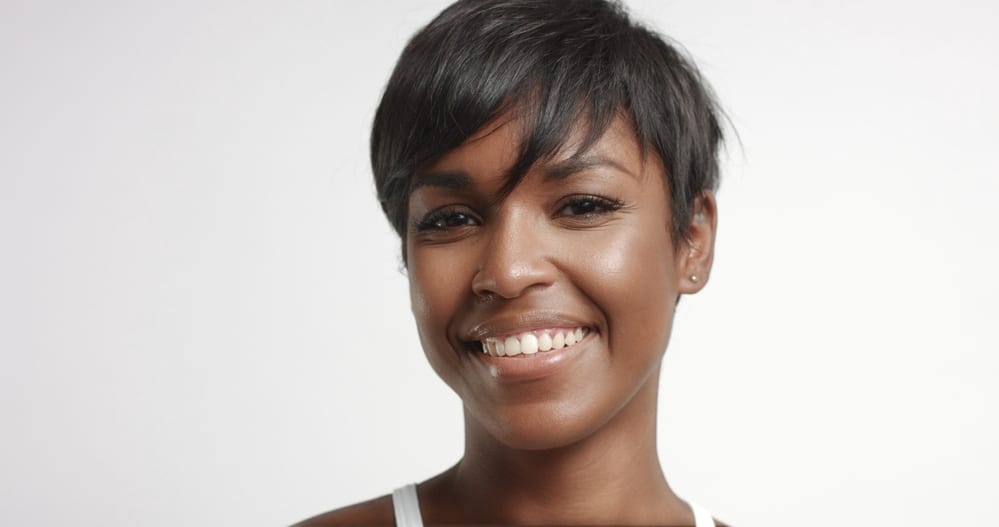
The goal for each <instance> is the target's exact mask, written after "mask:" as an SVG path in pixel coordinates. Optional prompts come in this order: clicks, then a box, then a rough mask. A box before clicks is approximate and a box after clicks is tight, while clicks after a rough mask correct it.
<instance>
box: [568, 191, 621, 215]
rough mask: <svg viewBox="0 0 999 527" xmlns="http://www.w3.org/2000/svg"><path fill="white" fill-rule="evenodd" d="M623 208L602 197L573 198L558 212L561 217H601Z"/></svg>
mask: <svg viewBox="0 0 999 527" xmlns="http://www.w3.org/2000/svg"><path fill="white" fill-rule="evenodd" d="M620 208H621V203H620V202H618V201H615V200H610V199H607V198H602V197H600V196H571V197H569V198H568V199H567V200H566V201H565V202H564V205H563V207H562V208H561V209H560V210H559V211H558V215H559V216H584V217H586V216H599V215H601V214H606V213H608V212H614V211H616V210H618V209H620Z"/></svg>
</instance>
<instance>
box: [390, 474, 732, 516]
mask: <svg viewBox="0 0 999 527" xmlns="http://www.w3.org/2000/svg"><path fill="white" fill-rule="evenodd" d="M687 505H690V508H691V509H692V510H693V511H694V527H714V525H715V521H714V520H713V519H711V515H710V514H708V511H706V510H704V508H703V507H701V506H700V505H698V504H696V503H694V502H692V501H688V502H687ZM392 508H393V509H394V510H395V524H396V525H397V526H398V527H423V517H421V516H420V500H419V498H418V497H417V496H416V485H415V484H412V483H410V484H409V485H406V486H405V487H402V488H398V489H395V490H394V491H392Z"/></svg>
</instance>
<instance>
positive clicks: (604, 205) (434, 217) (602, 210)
mask: <svg viewBox="0 0 999 527" xmlns="http://www.w3.org/2000/svg"><path fill="white" fill-rule="evenodd" d="M584 205H589V207H588V208H589V209H590V210H586V211H583V212H574V213H573V212H570V213H568V214H562V212H563V211H565V210H566V209H572V208H574V207H581V206H584ZM623 206H624V204H623V203H622V202H620V201H617V200H613V199H608V198H605V197H602V196H596V195H592V194H584V195H578V196H572V197H570V198H568V199H567V200H566V201H564V203H563V204H562V207H561V208H559V209H558V214H557V216H559V217H568V218H595V217H597V216H601V215H604V214H608V213H611V212H614V211H617V210H620V209H621V208H622V207H623ZM459 217H463V218H459ZM455 219H457V220H458V221H465V223H459V224H455V225H448V224H447V222H448V221H451V220H455ZM469 222H470V223H469ZM479 223H480V222H479V220H478V219H477V218H475V217H474V216H473V215H472V214H470V213H468V212H466V211H465V210H463V208H462V207H457V206H448V207H443V208H440V209H437V210H434V211H431V212H430V213H428V214H427V215H426V216H425V217H424V218H423V219H420V220H417V221H416V222H415V226H416V230H417V231H418V232H427V231H445V230H447V229H451V228H458V227H466V226H474V225H479Z"/></svg>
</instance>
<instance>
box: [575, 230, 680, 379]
mask: <svg viewBox="0 0 999 527" xmlns="http://www.w3.org/2000/svg"><path fill="white" fill-rule="evenodd" d="M657 225H659V224H657V223H653V222H649V221H635V222H633V223H632V224H630V225H628V226H627V227H626V228H620V229H614V230H613V232H607V233H601V235H602V236H601V237H600V238H595V239H593V240H591V243H589V244H588V245H589V247H590V251H589V254H588V255H586V257H585V258H582V257H581V258H580V259H579V263H578V265H581V266H584V267H581V268H580V269H581V270H580V271H579V272H578V273H577V275H578V276H579V279H578V283H579V285H580V287H581V289H582V291H583V293H584V294H585V295H587V296H588V297H590V298H591V299H592V300H593V302H594V303H595V304H596V305H597V307H598V308H599V309H600V310H601V311H602V313H603V316H604V317H605V319H606V324H607V326H608V327H607V328H606V330H607V331H608V335H607V338H608V339H609V342H608V343H609V344H610V346H611V352H612V354H614V351H615V350H617V351H618V352H620V351H621V350H622V349H629V350H636V349H641V350H643V353H641V354H639V355H643V356H647V354H648V353H654V354H658V353H660V352H662V350H663V349H664V348H665V345H666V340H667V339H668V334H669V328H670V325H671V320H672V316H673V308H674V305H675V298H676V294H677V286H676V279H675V265H674V261H673V252H672V246H671V244H670V240H669V237H668V233H667V231H666V229H665V228H663V227H659V228H657ZM581 256H582V255H581ZM615 355H616V357H614V358H615V360H618V359H620V358H621V357H620V355H619V354H615Z"/></svg>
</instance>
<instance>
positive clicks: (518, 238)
mask: <svg viewBox="0 0 999 527" xmlns="http://www.w3.org/2000/svg"><path fill="white" fill-rule="evenodd" d="M520 130H521V127H520V123H518V122H517V121H504V120H503V119H502V118H501V119H497V120H496V121H494V122H493V123H491V124H490V125H487V126H485V127H483V129H482V130H480V131H479V132H478V133H476V134H475V135H474V136H473V137H472V138H470V139H469V140H468V141H466V142H465V143H464V144H463V145H461V146H459V147H458V148H456V149H454V150H452V151H450V152H448V153H446V154H445V155H443V156H442V157H441V158H440V159H438V160H437V161H436V162H434V163H433V164H431V165H430V166H427V167H423V168H422V169H421V170H420V171H418V172H417V174H416V175H415V176H414V181H413V191H412V194H411V197H410V202H409V213H410V217H411V220H410V226H409V229H408V235H407V239H406V248H407V255H408V257H407V258H408V259H407V263H408V268H409V279H410V291H411V299H412V309H413V314H414V315H415V317H416V323H417V328H418V330H419V334H420V339H421V341H422V344H423V349H424V351H425V353H426V355H427V358H428V359H429V360H430V363H431V365H432V366H433V368H434V370H435V371H436V372H437V373H438V375H440V377H441V378H442V379H443V380H444V382H446V383H447V384H448V385H449V386H450V387H451V388H452V389H454V391H455V392H457V393H458V395H459V396H460V397H461V399H462V401H463V402H464V405H465V408H466V415H467V416H470V417H471V418H472V419H474V421H475V423H472V424H473V425H479V426H481V427H482V428H484V429H485V430H486V431H487V432H488V433H489V434H490V435H492V436H493V437H494V438H496V439H497V440H499V441H500V442H502V443H504V444H506V445H508V446H511V447H515V448H554V447H558V446H563V445H566V444H569V443H571V442H574V441H577V440H579V439H581V438H583V437H586V436H588V435H589V434H592V433H593V432H594V431H596V430H597V429H599V427H600V426H601V425H603V424H604V423H606V422H608V421H609V420H610V419H611V418H612V417H614V416H615V415H616V414H617V413H618V412H620V411H621V409H622V408H624V407H626V405H627V404H628V403H629V402H630V401H631V400H632V397H633V396H634V395H635V394H636V393H637V392H638V390H639V389H640V388H641V387H642V386H643V385H644V384H645V383H646V381H649V380H650V379H652V382H655V380H656V379H657V375H653V373H655V372H657V370H658V367H659V364H660V361H661V358H662V355H663V353H664V351H665V349H666V344H667V342H668V340H669V335H670V330H671V325H672V320H673V310H674V306H675V303H676V299H677V297H678V294H680V293H687V292H693V291H694V290H696V289H698V288H699V287H700V285H702V284H703V282H704V278H706V276H705V274H706V272H705V269H697V268H695V267H696V266H697V265H698V262H699V261H701V260H703V258H701V260H699V259H698V258H695V257H694V256H695V255H697V254H698V251H695V250H693V249H691V250H690V251H688V250H687V246H686V245H684V247H683V248H682V250H674V245H673V241H672V240H671V239H670V234H669V233H670V224H669V221H670V217H671V216H670V205H669V198H668V193H667V192H666V187H665V181H664V175H663V167H662V163H661V162H660V160H659V159H658V157H657V156H655V155H654V154H650V155H647V156H643V155H642V152H641V150H640V148H639V144H638V142H637V140H636V137H635V134H634V132H633V130H632V129H631V127H630V125H629V124H628V122H627V121H626V120H624V119H622V118H618V119H617V120H615V121H614V122H613V123H612V125H611V126H610V128H609V129H608V130H607V132H606V133H605V134H604V135H603V137H602V138H601V139H600V140H599V141H598V142H597V143H595V144H594V145H593V146H592V147H591V148H590V149H589V150H587V151H586V152H583V153H582V154H579V155H575V156H573V155H572V154H574V153H575V152H573V151H572V150H573V149H572V148H567V149H566V150H568V152H566V153H565V154H564V155H563V154H560V155H556V156H555V157H554V158H553V159H551V160H546V161H541V162H539V163H538V164H536V165H535V166H534V167H532V168H531V170H530V171H529V172H528V173H527V175H526V176H525V177H524V178H523V179H522V180H521V181H520V182H519V183H518V184H517V186H516V187H514V188H513V190H512V191H510V192H509V193H508V194H506V195H503V194H502V192H501V189H502V188H503V185H504V183H505V182H506V181H507V174H508V171H509V170H510V169H511V167H512V165H513V163H514V162H515V161H516V158H517V155H518V148H519V145H520ZM576 135H577V136H579V137H581V135H580V131H578V130H577V134H576ZM709 199H710V196H709ZM709 212H710V215H711V216H710V218H709V220H710V222H709V223H710V226H711V228H712V230H713V225H714V208H713V201H711V202H710V211H709ZM699 214H701V213H699ZM702 220H703V217H702V218H700V219H695V223H696V222H697V221H702ZM702 223H703V221H702ZM712 234H713V233H712ZM708 249H709V250H710V247H708ZM702 252H703V251H702ZM707 265H708V266H710V258H708V259H707ZM698 272H700V273H701V274H700V276H699V277H698V280H696V281H692V280H691V279H690V275H691V274H697V273H698ZM580 337H581V338H580ZM577 340H578V341H577ZM511 353H517V354H516V355H513V356H511Z"/></svg>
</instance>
